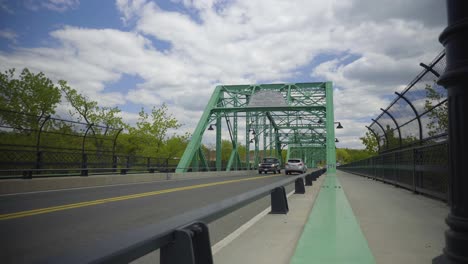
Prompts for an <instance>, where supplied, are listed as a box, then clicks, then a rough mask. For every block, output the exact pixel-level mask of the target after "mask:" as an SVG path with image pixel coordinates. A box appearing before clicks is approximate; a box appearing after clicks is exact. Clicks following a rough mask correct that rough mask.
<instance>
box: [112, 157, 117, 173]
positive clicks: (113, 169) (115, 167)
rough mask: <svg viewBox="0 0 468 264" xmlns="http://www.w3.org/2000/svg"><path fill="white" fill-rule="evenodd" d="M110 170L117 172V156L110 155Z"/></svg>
mask: <svg viewBox="0 0 468 264" xmlns="http://www.w3.org/2000/svg"><path fill="white" fill-rule="evenodd" d="M112 172H114V173H115V172H117V156H116V155H115V154H114V155H112Z"/></svg>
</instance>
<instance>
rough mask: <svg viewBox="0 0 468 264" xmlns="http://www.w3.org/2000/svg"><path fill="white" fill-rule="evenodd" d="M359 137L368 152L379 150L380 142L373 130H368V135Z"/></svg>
mask: <svg viewBox="0 0 468 264" xmlns="http://www.w3.org/2000/svg"><path fill="white" fill-rule="evenodd" d="M359 139H360V140H361V141H362V144H363V145H364V146H365V148H366V150H367V151H368V152H370V153H374V154H376V153H377V152H378V151H379V143H378V142H377V138H375V136H374V134H373V133H372V132H370V131H367V132H366V135H365V136H363V137H360V138H359Z"/></svg>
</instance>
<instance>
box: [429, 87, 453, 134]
mask: <svg viewBox="0 0 468 264" xmlns="http://www.w3.org/2000/svg"><path fill="white" fill-rule="evenodd" d="M425 90H426V98H427V99H426V101H425V103H424V110H425V111H429V112H428V114H427V116H428V117H429V120H430V121H429V122H428V123H427V124H426V128H427V129H428V133H427V134H428V135H429V136H437V135H440V134H442V133H445V132H447V130H448V102H447V101H445V102H443V101H444V100H446V96H445V95H443V94H441V93H439V92H437V91H436V90H435V89H434V88H433V87H432V85H429V84H426V87H425ZM433 102H435V103H436V105H437V104H440V103H441V104H440V105H439V106H438V107H435V106H436V105H434V104H433ZM442 102H443V103H442Z"/></svg>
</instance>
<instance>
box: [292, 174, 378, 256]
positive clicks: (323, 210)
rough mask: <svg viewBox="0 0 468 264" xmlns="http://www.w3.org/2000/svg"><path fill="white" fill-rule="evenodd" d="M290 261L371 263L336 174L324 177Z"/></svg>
mask: <svg viewBox="0 0 468 264" xmlns="http://www.w3.org/2000/svg"><path fill="white" fill-rule="evenodd" d="M291 263H294V264H302V263H304V264H305V263H330V264H331V263H356V264H367V263H368V264H372V263H375V260H374V256H373V255H372V253H371V251H370V249H369V246H368V245H367V241H366V239H365V237H364V235H363V233H362V232H361V228H360V227H359V223H358V222H357V221H356V218H355V217H354V214H353V210H352V209H351V206H350V205H349V202H348V199H346V196H345V194H344V191H343V188H342V185H341V184H340V181H339V180H338V179H337V176H336V175H333V174H332V175H330V174H328V175H327V176H326V177H325V181H324V183H323V184H322V188H321V190H320V193H319V195H318V198H317V201H316V202H315V205H314V208H313V209H312V212H311V214H310V216H309V220H308V221H307V224H306V225H305V228H304V232H303V233H302V236H301V239H300V240H299V244H298V245H297V248H296V252H295V254H294V257H293V258H292V261H291Z"/></svg>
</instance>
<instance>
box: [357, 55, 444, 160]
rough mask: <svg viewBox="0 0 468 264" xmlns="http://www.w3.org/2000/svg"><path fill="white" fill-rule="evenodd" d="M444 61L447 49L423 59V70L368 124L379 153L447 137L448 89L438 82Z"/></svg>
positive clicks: (438, 140) (429, 142) (421, 64)
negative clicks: (428, 58) (427, 60)
mask: <svg viewBox="0 0 468 264" xmlns="http://www.w3.org/2000/svg"><path fill="white" fill-rule="evenodd" d="M445 65H446V58H445V51H442V52H440V54H438V55H437V56H436V57H435V58H434V59H433V60H432V62H430V63H429V64H428V65H426V64H424V63H420V66H421V67H422V68H423V70H422V71H421V72H420V73H419V74H418V75H417V76H416V77H415V78H414V79H413V80H412V81H411V82H410V83H409V84H408V86H407V87H406V88H405V89H404V90H403V91H402V92H395V94H396V97H395V99H394V100H393V101H392V102H391V103H390V105H389V106H388V107H387V108H385V109H383V108H381V109H380V110H381V111H382V113H380V115H379V116H377V117H376V118H375V119H372V123H371V124H370V125H369V126H366V128H367V129H368V130H369V131H370V132H371V134H372V135H373V136H374V137H375V138H376V140H377V144H378V150H379V152H380V153H385V152H388V151H392V150H396V149H402V148H406V147H408V146H416V145H419V146H420V145H423V144H432V143H434V142H441V141H445V140H447V128H448V111H447V109H448V104H447V90H446V89H445V88H444V87H442V86H440V85H438V84H437V80H438V79H439V76H440V74H442V73H443V72H444V71H445Z"/></svg>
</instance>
